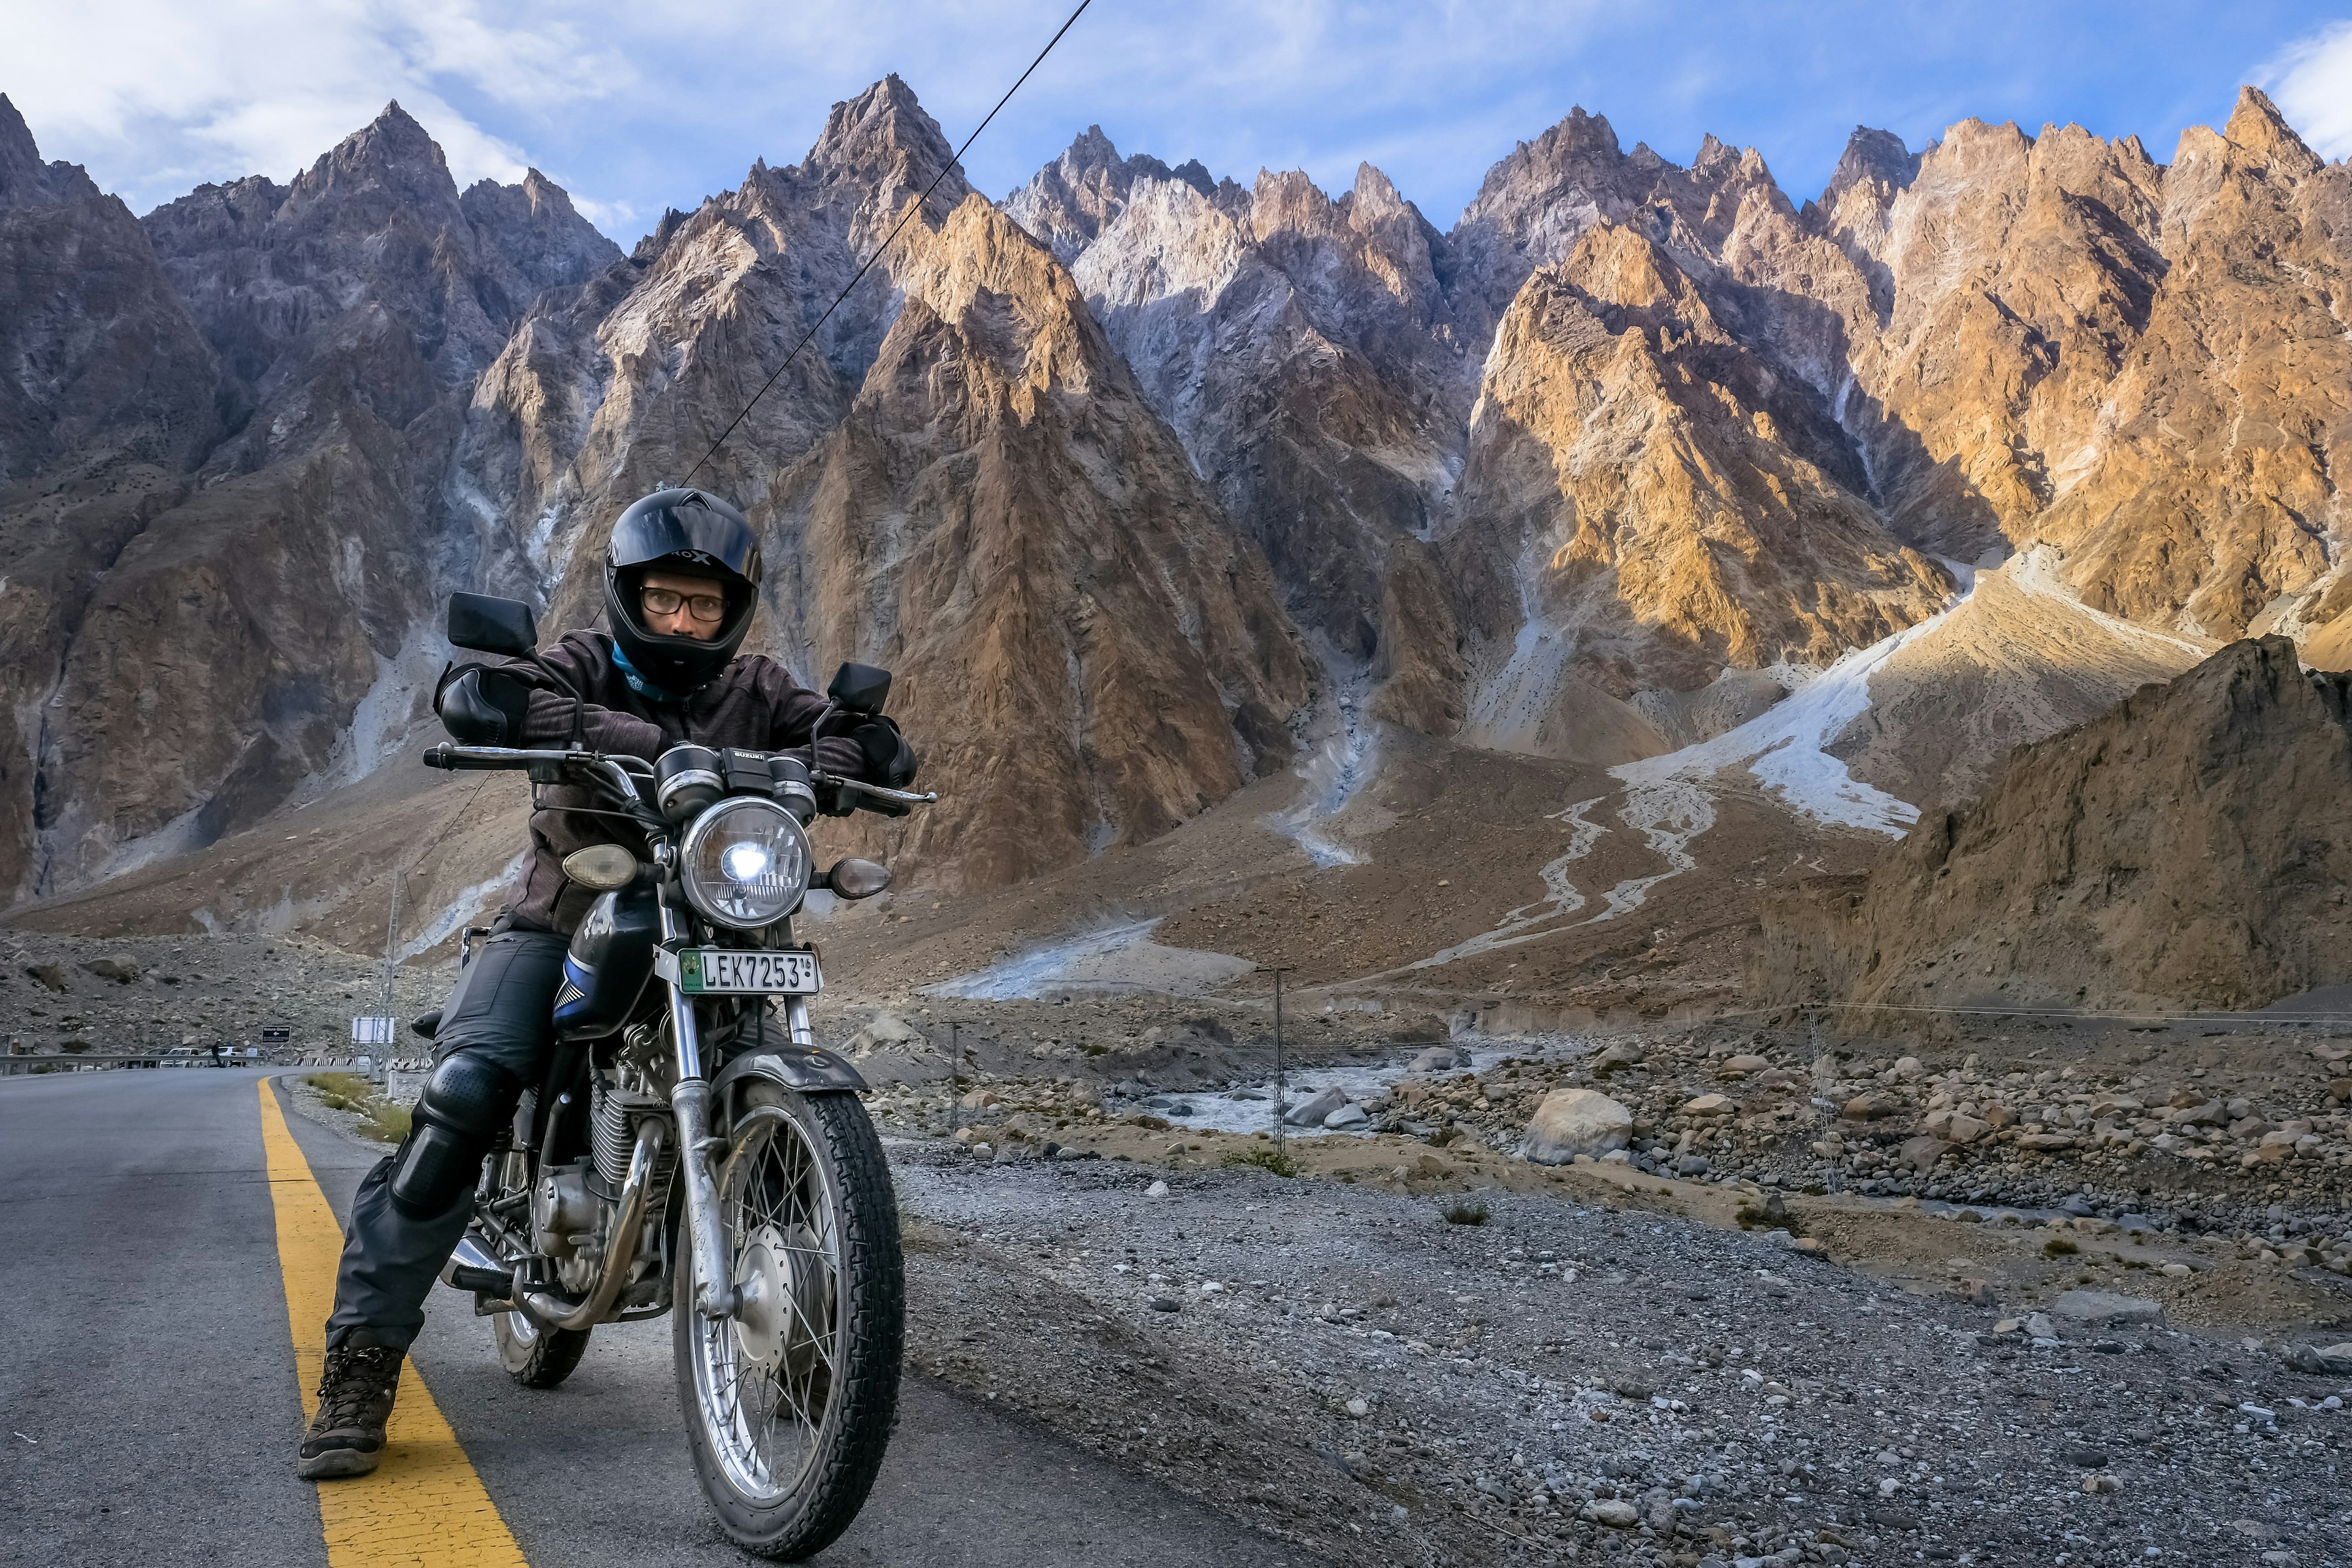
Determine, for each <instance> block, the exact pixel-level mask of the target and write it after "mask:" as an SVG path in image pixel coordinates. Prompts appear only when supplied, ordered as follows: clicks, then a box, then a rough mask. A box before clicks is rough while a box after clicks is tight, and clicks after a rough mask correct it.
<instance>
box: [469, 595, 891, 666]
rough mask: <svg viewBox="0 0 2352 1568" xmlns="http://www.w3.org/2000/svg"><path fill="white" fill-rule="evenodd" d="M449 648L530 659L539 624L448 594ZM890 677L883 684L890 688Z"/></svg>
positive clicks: (502, 603) (512, 609) (510, 609)
mask: <svg viewBox="0 0 2352 1568" xmlns="http://www.w3.org/2000/svg"><path fill="white" fill-rule="evenodd" d="M449 645H450V646H451V647H463V648H471V649H472V650H473V651H474V652H476V653H496V654H503V655H505V656H506V657H507V658H530V655H531V654H533V653H534V652H536V651H538V648H539V622H538V620H537V619H536V618H535V617H534V616H532V615H531V613H530V605H526V604H524V603H523V602H522V601H521V600H520V599H499V598H494V597H492V596H491V595H488V594H452V595H449ZM888 680H889V678H888V677H887V676H885V677H884V678H883V681H884V684H885V686H886V687H887V684H888Z"/></svg>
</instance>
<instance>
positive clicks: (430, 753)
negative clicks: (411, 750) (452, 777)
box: [425, 741, 531, 773]
mask: <svg viewBox="0 0 2352 1568" xmlns="http://www.w3.org/2000/svg"><path fill="white" fill-rule="evenodd" d="M530 762H531V759H530V758H529V757H528V756H517V755H516V754H514V753H513V752H505V753H503V754H501V753H498V752H489V753H485V752H479V751H476V750H474V749H473V748H471V747H467V746H453V745H450V744H449V743H448V742H446V741H445V742H442V743H441V744H440V745H437V746H431V747H427V748H426V749H425V766H426V767H428V768H446V769H447V770H448V771H449V772H451V773H505V772H509V771H511V770H513V769H517V768H526V767H529V766H530Z"/></svg>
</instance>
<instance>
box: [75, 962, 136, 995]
mask: <svg viewBox="0 0 2352 1568" xmlns="http://www.w3.org/2000/svg"><path fill="white" fill-rule="evenodd" d="M82 967H83V968H84V969H87V970H89V972H90V973H92V974H95V975H97V976H98V977H99V978H100V980H111V981H114V982H115V983H117V984H122V985H128V984H131V982H132V981H134V980H136V979H138V978H139V963H138V961H137V960H135V959H132V958H130V957H127V956H125V955H123V954H121V953H113V954H110V955H109V956H107V957H105V958H93V959H91V960H90V961H89V963H85V964H83V965H82ZM58 989H60V990H62V989H63V987H62V986H60V987H59V988H58Z"/></svg>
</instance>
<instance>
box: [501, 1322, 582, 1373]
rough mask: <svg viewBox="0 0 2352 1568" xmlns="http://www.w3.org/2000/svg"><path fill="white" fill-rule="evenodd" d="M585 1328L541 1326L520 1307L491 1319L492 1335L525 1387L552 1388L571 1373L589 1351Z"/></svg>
mask: <svg viewBox="0 0 2352 1568" xmlns="http://www.w3.org/2000/svg"><path fill="white" fill-rule="evenodd" d="M589 1332H590V1331H589V1330H586V1329H549V1328H542V1327H541V1326H540V1324H539V1322H538V1321H536V1320H535V1319H533V1318H532V1317H531V1316H530V1314H529V1313H528V1312H525V1311H524V1310H521V1309H520V1308H517V1309H515V1310H513V1311H511V1312H499V1313H496V1314H494V1315H493V1316H492V1317H491V1319H490V1337H491V1338H492V1339H494V1340H496V1341H497V1342H498V1345H499V1362H500V1363H503V1364H504V1365H505V1367H506V1369H507V1375H508V1376H509V1377H511V1378H513V1379H514V1380H515V1381H516V1382H517V1383H519V1384H521V1385H522V1386H523V1387H525V1388H553V1387H554V1386H555V1385H556V1384H560V1383H562V1381H563V1380H564V1379H565V1378H567V1377H570V1376H571V1375H572V1369H573V1368H575V1367H577V1366H578V1365H579V1364H580V1358H581V1357H582V1356H583V1355H586V1354H587V1353H588V1335H589Z"/></svg>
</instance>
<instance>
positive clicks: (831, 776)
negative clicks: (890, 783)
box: [425, 741, 940, 811]
mask: <svg viewBox="0 0 2352 1568" xmlns="http://www.w3.org/2000/svg"><path fill="white" fill-rule="evenodd" d="M630 763H635V764H636V766H637V767H639V768H642V767H644V766H645V765H646V764H645V762H644V759H642V758H639V757H625V758H624V757H610V756H606V755H605V754H604V753H603V752H558V751H544V750H541V751H532V750H525V749H522V748H520V747H515V746H457V745H452V744H450V743H449V742H446V741H445V742H442V743H441V744H439V745H437V746H431V747H427V748H426V750H425V766H426V767H428V768H442V769H446V770H447V771H449V772H451V773H498V772H516V771H520V770H523V769H536V768H552V769H562V768H567V767H571V766H575V765H577V766H582V767H585V768H588V769H592V770H593V771H595V772H597V773H601V774H602V775H603V776H604V778H605V779H606V780H607V781H608V782H612V783H614V784H620V785H622V786H623V793H625V794H626V795H628V797H629V798H630V799H631V800H632V801H635V798H636V792H635V788H634V786H630V785H628V784H627V780H628V775H629V773H630V771H631V770H630V768H629V766H628V764H630ZM810 781H811V782H812V783H813V784H816V785H817V786H819V787H820V788H822V787H826V786H830V787H832V788H835V789H840V790H846V791H848V792H849V793H851V794H853V795H865V796H866V797H868V798H869V799H873V800H877V801H882V802H885V803H887V804H888V805H895V806H898V808H899V809H900V810H902V811H903V810H904V809H905V808H906V807H908V806H910V805H937V804H938V803H939V798H940V797H939V795H937V794H936V793H935V792H932V791H928V790H927V791H923V792H921V793H917V792H915V791H913V790H903V789H887V788H885V787H884V786H882V785H881V784H865V783H862V782H861V781H859V780H857V779H851V778H843V777H842V776H841V775H840V774H838V773H817V772H812V773H811V774H810ZM544 782H554V781H553V780H552V779H550V780H547V781H544Z"/></svg>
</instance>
